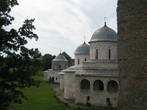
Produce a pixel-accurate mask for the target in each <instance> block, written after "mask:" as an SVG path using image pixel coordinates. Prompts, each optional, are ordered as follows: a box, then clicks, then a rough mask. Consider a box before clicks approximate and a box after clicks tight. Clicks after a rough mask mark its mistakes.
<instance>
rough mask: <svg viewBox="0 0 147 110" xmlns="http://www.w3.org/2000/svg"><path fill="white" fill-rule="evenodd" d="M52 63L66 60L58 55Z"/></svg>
mask: <svg viewBox="0 0 147 110" xmlns="http://www.w3.org/2000/svg"><path fill="white" fill-rule="evenodd" d="M53 61H67V59H66V58H65V57H64V56H63V55H62V54H61V53H60V54H59V55H58V56H56V57H55V59H53Z"/></svg>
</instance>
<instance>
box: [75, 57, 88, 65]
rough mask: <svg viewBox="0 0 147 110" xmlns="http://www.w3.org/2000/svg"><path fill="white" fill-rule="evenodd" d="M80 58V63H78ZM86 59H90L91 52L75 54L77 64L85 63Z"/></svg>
mask: <svg viewBox="0 0 147 110" xmlns="http://www.w3.org/2000/svg"><path fill="white" fill-rule="evenodd" d="M78 59H79V64H78ZM85 59H86V61H87V60H89V54H78V55H75V65H81V64H83V62H85Z"/></svg>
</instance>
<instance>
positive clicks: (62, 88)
mask: <svg viewBox="0 0 147 110" xmlns="http://www.w3.org/2000/svg"><path fill="white" fill-rule="evenodd" d="M60 89H61V90H64V74H60Z"/></svg>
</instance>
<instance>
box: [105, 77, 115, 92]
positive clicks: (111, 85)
mask: <svg viewBox="0 0 147 110" xmlns="http://www.w3.org/2000/svg"><path fill="white" fill-rule="evenodd" d="M107 90H108V91H109V92H117V91H118V83H117V82H116V81H114V80H110V81H109V82H108V85H107Z"/></svg>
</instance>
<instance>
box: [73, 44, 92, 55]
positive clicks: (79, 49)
mask: <svg viewBox="0 0 147 110" xmlns="http://www.w3.org/2000/svg"><path fill="white" fill-rule="evenodd" d="M89 50H90V47H89V45H88V44H86V43H85V42H84V43H83V44H81V45H80V46H78V47H77V49H76V51H75V54H89Z"/></svg>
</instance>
